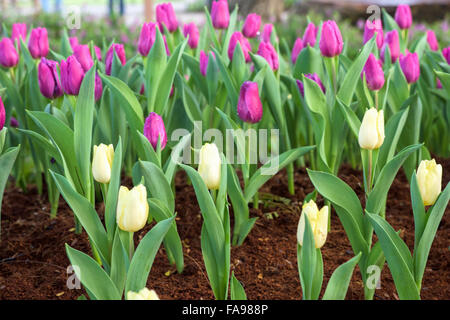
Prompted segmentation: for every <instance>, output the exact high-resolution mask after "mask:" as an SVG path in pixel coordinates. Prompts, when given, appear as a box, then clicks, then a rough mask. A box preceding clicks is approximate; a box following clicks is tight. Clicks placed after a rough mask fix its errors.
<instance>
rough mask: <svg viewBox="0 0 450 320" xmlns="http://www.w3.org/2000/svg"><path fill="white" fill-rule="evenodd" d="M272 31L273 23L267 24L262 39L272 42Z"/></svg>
mask: <svg viewBox="0 0 450 320" xmlns="http://www.w3.org/2000/svg"><path fill="white" fill-rule="evenodd" d="M272 31H273V24H271V23H268V24H265V25H264V28H263V32H262V36H261V38H262V41H264V42H270V39H271V37H272Z"/></svg>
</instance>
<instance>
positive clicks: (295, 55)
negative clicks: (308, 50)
mask: <svg viewBox="0 0 450 320" xmlns="http://www.w3.org/2000/svg"><path fill="white" fill-rule="evenodd" d="M302 50H303V40H302V39H301V38H297V40H295V43H294V47H293V48H292V54H291V60H292V63H293V64H295V63H296V62H297V58H298V55H299V54H300V52H301V51H302Z"/></svg>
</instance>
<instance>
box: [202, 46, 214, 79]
mask: <svg viewBox="0 0 450 320" xmlns="http://www.w3.org/2000/svg"><path fill="white" fill-rule="evenodd" d="M211 53H212V55H213V57H214V58H215V54H214V52H211ZM208 62H209V54H206V53H205V51H203V50H202V51H200V73H201V74H202V75H203V76H206V72H207V71H208Z"/></svg>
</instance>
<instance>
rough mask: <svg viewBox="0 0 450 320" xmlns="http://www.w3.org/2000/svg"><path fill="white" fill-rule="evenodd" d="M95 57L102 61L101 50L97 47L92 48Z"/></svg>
mask: <svg viewBox="0 0 450 320" xmlns="http://www.w3.org/2000/svg"><path fill="white" fill-rule="evenodd" d="M94 51H95V55H96V56H97V60H98V61H103V59H102V50H100V48H99V47H97V46H94Z"/></svg>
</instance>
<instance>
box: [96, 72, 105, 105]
mask: <svg viewBox="0 0 450 320" xmlns="http://www.w3.org/2000/svg"><path fill="white" fill-rule="evenodd" d="M102 93H103V84H102V79H101V78H100V76H99V75H98V74H95V89H94V96H95V101H98V100H99V99H100V98H101V97H102Z"/></svg>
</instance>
